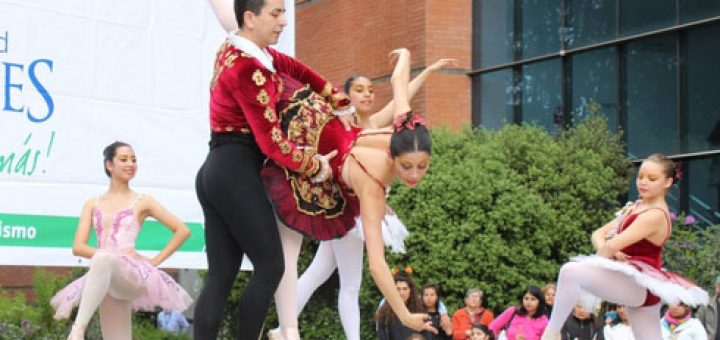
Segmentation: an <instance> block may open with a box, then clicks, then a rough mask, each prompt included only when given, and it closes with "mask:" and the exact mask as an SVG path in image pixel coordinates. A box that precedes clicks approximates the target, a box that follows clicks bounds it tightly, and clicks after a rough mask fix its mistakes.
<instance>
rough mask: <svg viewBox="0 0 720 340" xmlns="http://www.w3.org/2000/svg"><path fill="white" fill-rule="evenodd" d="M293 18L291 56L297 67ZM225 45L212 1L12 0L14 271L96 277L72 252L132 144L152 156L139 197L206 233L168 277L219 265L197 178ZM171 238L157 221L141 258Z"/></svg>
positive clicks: (9, 90)
mask: <svg viewBox="0 0 720 340" xmlns="http://www.w3.org/2000/svg"><path fill="white" fill-rule="evenodd" d="M287 6H288V8H287V10H288V13H287V15H288V21H289V24H288V26H287V27H286V31H285V32H284V33H283V36H282V38H281V42H280V44H279V46H278V48H279V49H280V50H282V51H284V52H285V53H288V54H291V55H292V54H293V50H294V32H293V24H292V21H293V20H292V19H293V16H294V12H293V6H294V3H293V2H291V1H289V0H288V1H287ZM225 35H226V34H225V33H224V32H223V31H222V29H221V28H220V25H219V24H218V23H217V20H216V19H215V16H214V14H213V13H212V10H211V9H210V7H209V5H208V4H207V2H206V1H204V0H126V1H112V0H95V1H92V0H32V1H30V0H0V264H3V265H51V266H73V265H83V264H84V262H83V261H79V259H78V258H77V257H74V256H73V255H72V253H71V247H72V237H73V235H74V232H75V228H76V226H77V225H76V223H77V216H78V214H79V212H80V210H81V208H82V205H83V203H84V202H85V200H87V199H88V198H90V197H94V196H97V195H99V194H102V193H103V192H104V191H105V190H107V185H108V179H107V177H106V175H105V173H104V171H103V162H102V150H103V148H104V147H105V146H106V145H108V144H110V143H112V142H113V141H115V140H120V141H124V142H127V143H129V144H131V145H132V146H133V148H134V149H135V153H136V155H137V157H138V164H139V168H138V174H137V177H136V179H135V180H134V181H133V182H132V186H133V188H134V189H135V190H136V191H138V192H142V193H147V194H150V195H152V196H153V197H155V198H156V199H157V200H158V201H159V202H161V203H162V204H163V205H165V206H166V207H167V208H168V209H169V210H170V211H172V212H173V213H174V214H176V215H177V216H178V217H180V218H181V219H182V220H183V221H185V222H186V223H187V224H188V225H189V226H190V227H191V230H192V232H193V235H192V236H191V239H190V240H188V242H186V244H185V245H183V247H182V248H181V249H180V251H179V252H178V253H176V254H175V255H173V257H172V258H171V259H169V260H168V261H167V262H166V263H165V264H164V266H166V267H178V268H205V267H206V266H207V263H206V259H205V254H204V241H203V232H202V220H203V217H202V210H201V209H200V206H199V204H198V202H197V198H196V196H195V190H194V179H195V174H196V172H197V169H198V168H199V167H200V165H201V164H202V162H203V160H204V158H205V155H206V154H207V142H208V140H209V127H208V125H209V124H208V113H207V108H208V94H209V93H208V91H209V89H208V87H209V81H210V78H211V75H212V71H213V70H212V66H213V61H214V53H215V51H216V50H217V48H218V46H219V45H220V43H221V42H222V40H223V39H224V37H225ZM144 234H148V235H151V237H149V238H150V239H152V242H145V243H142V242H141V241H143V239H144V238H148V237H143V235H144ZM154 236H157V237H154ZM169 237H170V233H169V231H167V229H165V228H164V227H163V226H162V225H160V224H159V223H157V222H147V223H146V224H145V225H144V227H143V232H142V233H141V235H140V237H139V239H138V249H140V250H142V251H145V252H148V254H152V253H153V252H157V251H159V250H160V249H161V248H162V247H163V246H164V244H165V242H166V241H167V239H169ZM158 239H159V240H158ZM91 242H93V240H92V239H91Z"/></svg>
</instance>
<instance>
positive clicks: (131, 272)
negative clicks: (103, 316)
mask: <svg viewBox="0 0 720 340" xmlns="http://www.w3.org/2000/svg"><path fill="white" fill-rule="evenodd" d="M104 252H105V253H109V254H112V256H117V259H118V263H119V265H120V273H121V275H122V276H123V277H124V278H125V279H126V280H127V281H128V282H130V283H131V284H132V285H133V286H134V287H135V288H140V291H141V293H140V294H139V295H138V296H137V297H135V298H134V299H133V301H132V308H133V310H143V311H154V310H155V307H161V308H164V309H174V310H181V311H182V310H185V309H187V307H188V306H190V304H191V303H192V298H191V297H190V295H188V293H187V292H186V291H185V290H184V289H183V288H182V287H180V285H178V284H177V282H175V280H173V278H172V277H170V275H168V274H167V273H165V272H164V271H162V270H159V269H157V268H156V267H153V266H152V265H150V263H148V262H146V261H144V260H139V259H136V258H133V257H130V256H127V255H124V254H119V253H116V252H111V251H104ZM101 253H103V251H99V252H98V253H96V255H95V256H97V255H98V254H101ZM86 279H87V274H85V275H83V276H82V277H80V278H78V279H77V280H75V281H73V282H71V283H70V284H69V285H67V286H66V287H65V288H63V289H62V290H61V291H59V292H58V293H57V294H55V296H54V297H53V298H52V300H51V301H50V304H51V305H52V306H53V307H54V308H55V319H66V318H68V317H69V316H70V312H71V311H72V309H73V308H75V307H77V306H78V305H79V303H80V298H81V297H82V291H83V288H85V281H86ZM108 294H110V295H111V296H113V297H115V298H120V299H122V297H120V296H117V295H116V294H115V293H114V292H113V291H112V289H111V290H110V291H109V292H108Z"/></svg>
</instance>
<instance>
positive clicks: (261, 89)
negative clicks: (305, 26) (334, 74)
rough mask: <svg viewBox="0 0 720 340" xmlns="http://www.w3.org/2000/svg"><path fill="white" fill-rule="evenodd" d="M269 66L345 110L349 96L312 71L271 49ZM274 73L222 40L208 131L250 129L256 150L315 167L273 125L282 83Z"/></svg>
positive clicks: (299, 168) (301, 169)
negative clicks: (271, 61) (257, 148)
mask: <svg viewBox="0 0 720 340" xmlns="http://www.w3.org/2000/svg"><path fill="white" fill-rule="evenodd" d="M266 50H267V51H268V52H269V53H270V55H272V57H273V67H275V70H276V71H277V72H278V73H284V74H288V75H289V76H290V77H292V78H295V79H297V80H299V81H301V82H302V83H305V84H309V85H310V87H311V88H312V89H313V91H315V92H317V93H319V94H320V95H322V96H323V97H325V98H326V99H327V100H328V102H329V103H331V105H332V106H333V108H335V109H345V108H347V107H348V106H349V105H350V100H349V99H348V98H347V96H346V95H345V94H344V93H341V92H339V91H338V90H337V89H336V88H333V87H332V85H331V84H330V82H328V81H327V80H325V79H324V78H323V77H321V76H320V75H319V74H317V73H316V72H315V71H313V70H311V69H310V68H308V67H307V66H305V65H303V64H302V63H300V62H298V61H297V60H295V59H293V58H291V57H289V56H287V55H284V54H282V53H280V52H278V51H275V50H273V49H271V48H267V49H266ZM278 73H274V72H272V71H270V70H268V69H267V68H265V67H264V66H263V65H262V64H261V63H260V62H259V61H258V60H257V59H256V58H254V57H252V56H251V55H249V54H247V53H245V52H243V51H241V50H239V49H237V48H236V47H235V46H233V45H231V44H230V42H229V41H226V42H225V43H223V44H222V45H221V46H220V49H219V50H218V52H217V56H216V59H215V71H214V74H213V78H212V82H211V84H210V128H211V129H212V131H213V132H214V133H252V134H253V136H254V138H255V141H256V142H257V144H258V146H259V147H260V150H261V151H262V152H263V153H264V154H265V155H266V156H268V157H269V158H270V159H272V160H273V161H275V163H277V164H278V165H280V166H282V167H284V168H287V169H289V170H292V171H295V172H298V173H302V174H305V175H308V176H312V175H314V174H316V173H317V172H318V171H319V170H320V163H319V161H318V160H317V159H315V158H313V157H312V156H313V155H312V154H310V153H306V152H304V151H303V150H300V149H298V148H297V147H296V146H295V145H294V144H293V143H291V142H290V141H288V139H287V136H285V135H284V134H283V133H282V132H281V130H280V126H279V124H280V123H279V119H278V114H277V112H276V105H277V103H278V101H279V100H280V95H281V93H282V89H283V83H282V80H281V79H280V77H279V76H278Z"/></svg>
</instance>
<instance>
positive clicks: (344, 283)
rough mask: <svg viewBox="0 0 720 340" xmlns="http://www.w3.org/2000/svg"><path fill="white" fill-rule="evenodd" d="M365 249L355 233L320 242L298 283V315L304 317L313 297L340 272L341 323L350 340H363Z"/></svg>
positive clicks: (339, 301) (339, 299)
mask: <svg viewBox="0 0 720 340" xmlns="http://www.w3.org/2000/svg"><path fill="white" fill-rule="evenodd" d="M356 228H357V227H356ZM364 249H365V247H364V244H363V241H362V240H361V239H360V238H359V237H358V236H357V235H355V234H354V233H351V234H348V235H345V237H343V238H340V239H336V240H330V241H322V242H320V246H318V249H317V252H316V253H315V257H314V258H313V261H312V263H310V266H309V267H308V268H307V270H305V272H304V273H303V274H302V276H301V277H300V279H299V280H298V303H297V313H298V314H300V312H301V311H302V310H303V308H304V307H305V305H306V304H307V302H308V300H310V296H312V294H313V293H314V292H315V290H317V289H318V287H320V285H322V284H323V283H324V282H325V281H327V280H328V278H330V275H332V273H333V271H335V268H337V269H338V275H339V276H340V292H339V294H338V311H339V314H340V322H341V323H342V326H343V330H344V331H345V337H346V338H347V339H348V340H360V302H359V296H360V285H361V283H362V268H363V251H364Z"/></svg>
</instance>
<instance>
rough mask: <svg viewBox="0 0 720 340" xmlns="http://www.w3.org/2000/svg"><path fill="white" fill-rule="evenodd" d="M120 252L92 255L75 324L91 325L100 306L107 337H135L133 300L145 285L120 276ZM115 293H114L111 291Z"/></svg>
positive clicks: (112, 338)
mask: <svg viewBox="0 0 720 340" xmlns="http://www.w3.org/2000/svg"><path fill="white" fill-rule="evenodd" d="M118 261H122V260H121V259H120V258H119V257H118V256H117V255H115V254H112V253H109V252H105V251H98V252H97V253H95V255H94V256H93V258H92V262H91V263H90V270H89V271H88V273H87V279H86V281H85V288H84V289H83V292H82V297H81V299H80V308H79V309H78V313H77V317H76V318H75V324H78V325H82V326H83V327H84V326H87V324H88V322H90V318H92V315H93V313H95V309H97V308H98V307H100V326H101V328H102V334H103V338H104V339H108V340H114V339H118V340H124V339H131V338H132V334H131V322H130V316H131V308H130V307H131V303H132V300H133V299H134V298H136V297H138V296H139V295H140V294H141V293H142V292H143V288H138V287H137V286H136V285H133V284H132V283H131V282H129V281H127V280H126V279H125V278H124V277H123V276H122V275H120V273H119V271H120V266H119V263H118ZM109 292H112V294H113V296H115V297H113V296H110V295H109V294H108V293H109Z"/></svg>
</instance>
